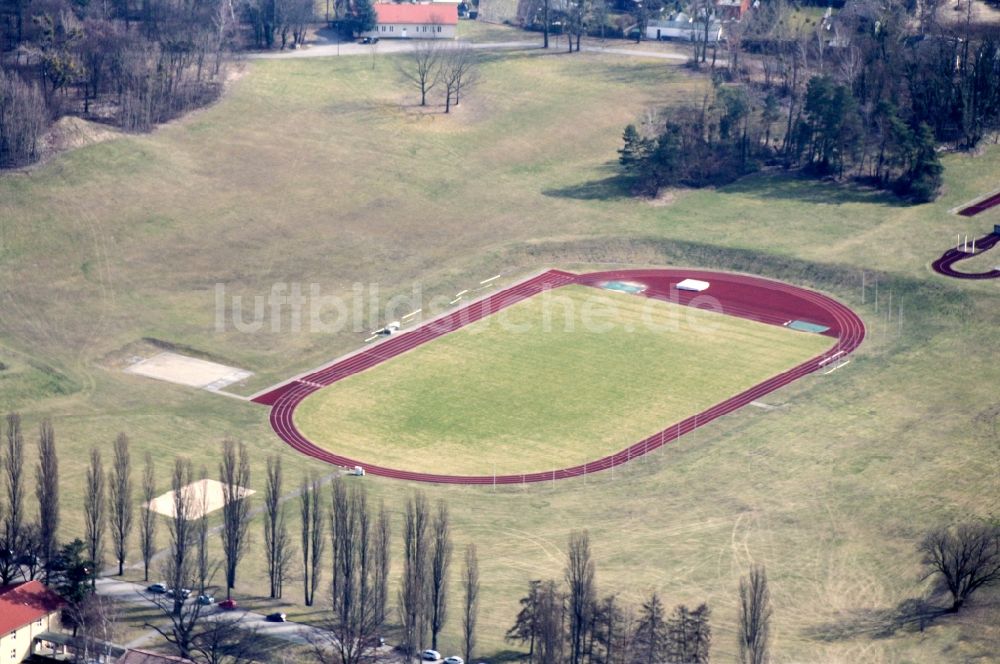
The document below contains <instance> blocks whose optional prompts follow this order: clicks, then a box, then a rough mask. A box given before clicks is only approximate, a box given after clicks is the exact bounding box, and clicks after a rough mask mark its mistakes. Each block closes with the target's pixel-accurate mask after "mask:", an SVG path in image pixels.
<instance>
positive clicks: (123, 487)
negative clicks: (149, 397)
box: [108, 433, 134, 576]
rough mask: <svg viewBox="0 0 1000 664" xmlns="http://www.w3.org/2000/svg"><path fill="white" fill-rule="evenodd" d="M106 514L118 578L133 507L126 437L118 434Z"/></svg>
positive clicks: (124, 554) (122, 564) (126, 551)
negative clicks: (108, 516)
mask: <svg viewBox="0 0 1000 664" xmlns="http://www.w3.org/2000/svg"><path fill="white" fill-rule="evenodd" d="M108 513H109V515H110V517H111V518H110V523H111V537H112V542H113V544H114V549H115V559H116V560H117V561H118V576H121V575H122V574H123V573H124V572H125V558H126V556H127V555H128V538H129V534H130V533H131V532H132V521H133V513H134V505H133V502H132V458H131V456H130V454H129V445H128V436H126V435H125V434H124V433H120V434H118V438H117V439H116V440H115V461H114V466H113V468H112V476H111V482H110V483H109V485H108Z"/></svg>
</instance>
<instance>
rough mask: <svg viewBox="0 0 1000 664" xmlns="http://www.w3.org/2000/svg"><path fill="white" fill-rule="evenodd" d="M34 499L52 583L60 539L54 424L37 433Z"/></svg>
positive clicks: (45, 423)
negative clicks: (57, 545) (52, 569)
mask: <svg viewBox="0 0 1000 664" xmlns="http://www.w3.org/2000/svg"><path fill="white" fill-rule="evenodd" d="M35 497H36V498H37V499H38V553H39V554H41V558H42V560H43V561H44V563H43V564H44V570H45V581H46V583H47V582H48V580H49V574H50V571H51V568H52V563H53V561H54V560H55V556H56V553H57V551H56V542H57V539H58V535H59V458H58V456H57V454H56V434H55V431H54V430H53V429H52V422H51V421H49V420H47V419H46V420H43V421H42V423H41V426H40V428H39V432H38V465H37V466H35Z"/></svg>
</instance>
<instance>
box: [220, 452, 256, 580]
mask: <svg viewBox="0 0 1000 664" xmlns="http://www.w3.org/2000/svg"><path fill="white" fill-rule="evenodd" d="M219 481H220V482H222V500H223V506H222V522H223V527H222V550H223V553H224V554H225V560H226V597H227V598H228V597H231V596H232V591H233V588H235V587H236V570H237V569H238V568H239V564H240V560H241V559H242V558H243V554H244V553H245V552H246V548H247V543H248V533H247V530H248V528H249V527H250V499H249V497H248V496H246V494H245V491H246V489H247V488H249V486H250V458H249V456H248V455H247V448H246V445H244V444H243V443H239V444H237V443H236V442H234V441H232V440H226V441H224V442H223V444H222V462H221V463H220V464H219Z"/></svg>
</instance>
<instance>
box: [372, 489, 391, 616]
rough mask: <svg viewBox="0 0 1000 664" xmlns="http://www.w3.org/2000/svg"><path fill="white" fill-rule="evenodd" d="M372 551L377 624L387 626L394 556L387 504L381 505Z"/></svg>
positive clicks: (373, 590) (373, 589)
mask: <svg viewBox="0 0 1000 664" xmlns="http://www.w3.org/2000/svg"><path fill="white" fill-rule="evenodd" d="M373 547H374V548H373V551H372V570H373V571H372V592H373V593H374V604H375V608H374V610H375V622H376V623H378V624H379V625H382V624H385V619H386V604H387V603H388V600H389V563H390V562H391V556H392V523H391V522H390V521H389V512H388V511H387V510H386V509H385V504H380V505H379V510H378V521H376V523H375V538H374V542H373Z"/></svg>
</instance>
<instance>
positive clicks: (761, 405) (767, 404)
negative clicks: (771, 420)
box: [750, 401, 778, 410]
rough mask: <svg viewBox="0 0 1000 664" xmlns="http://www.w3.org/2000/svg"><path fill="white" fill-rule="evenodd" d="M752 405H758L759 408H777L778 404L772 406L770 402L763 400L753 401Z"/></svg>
mask: <svg viewBox="0 0 1000 664" xmlns="http://www.w3.org/2000/svg"><path fill="white" fill-rule="evenodd" d="M750 405H751V406H756V407H757V408H763V409H764V410H776V409H777V408H778V407H777V406H772V405H771V404H769V403H764V402H763V401H751V402H750Z"/></svg>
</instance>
